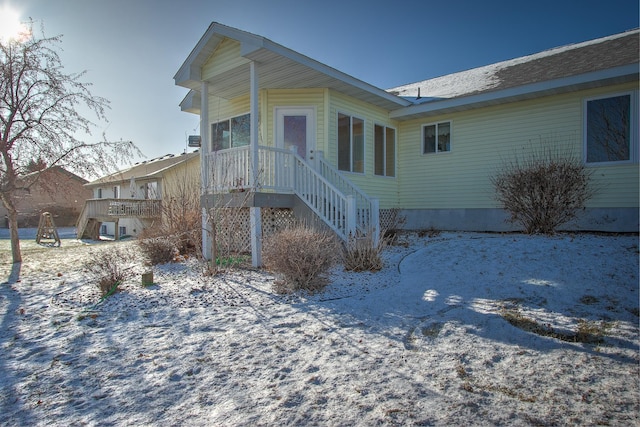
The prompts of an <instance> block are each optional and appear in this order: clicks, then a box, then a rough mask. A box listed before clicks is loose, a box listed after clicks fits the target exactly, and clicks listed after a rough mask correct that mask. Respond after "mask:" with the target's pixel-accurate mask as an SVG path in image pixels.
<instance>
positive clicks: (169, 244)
mask: <svg viewBox="0 0 640 427" xmlns="http://www.w3.org/2000/svg"><path fill="white" fill-rule="evenodd" d="M138 246H139V247H140V249H141V250H142V253H143V254H144V255H145V257H146V258H147V259H148V261H149V263H151V265H157V264H163V263H165V262H171V261H173V260H174V258H175V257H176V254H177V253H178V250H177V248H176V245H175V244H174V242H173V241H172V240H171V239H168V238H164V237H155V238H148V239H143V240H138Z"/></svg>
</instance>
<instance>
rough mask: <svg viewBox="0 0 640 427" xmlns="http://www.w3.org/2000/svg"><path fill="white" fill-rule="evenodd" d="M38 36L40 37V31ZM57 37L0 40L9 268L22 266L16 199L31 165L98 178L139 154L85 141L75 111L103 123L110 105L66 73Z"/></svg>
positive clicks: (121, 145)
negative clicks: (65, 169) (84, 109)
mask: <svg viewBox="0 0 640 427" xmlns="http://www.w3.org/2000/svg"><path fill="white" fill-rule="evenodd" d="M30 27H32V24H30ZM42 33H44V32H43V31H42ZM61 41H62V37H61V36H56V37H49V38H47V37H45V36H44V35H43V36H42V37H40V38H38V37H35V36H33V32H32V31H31V28H30V30H29V34H28V35H27V36H25V34H22V37H20V38H12V39H8V40H0V156H1V157H2V158H1V159H0V200H2V203H3V205H4V207H5V208H6V209H7V211H8V219H9V228H10V232H11V251H12V257H13V262H14V263H19V262H21V261H22V254H21V252H20V240H19V238H18V222H17V221H18V213H17V209H16V203H15V200H16V194H17V193H18V192H19V191H25V190H27V191H28V188H24V183H25V182H30V185H33V184H34V181H24V180H20V179H19V178H20V177H21V176H23V175H24V174H25V173H26V172H27V171H28V170H29V169H30V168H31V167H32V166H33V163H34V162H41V164H44V165H46V168H52V167H56V166H60V167H64V168H67V169H69V170H72V171H75V172H77V173H80V174H82V175H84V176H98V175H100V174H104V173H107V172H109V171H111V170H112V169H114V168H115V167H116V165H117V163H119V162H121V161H124V160H127V159H130V158H131V157H132V156H133V155H134V154H136V153H139V151H138V149H137V148H136V147H135V145H133V143H131V142H125V141H119V142H110V141H107V140H106V137H105V136H104V135H103V136H102V140H100V141H97V142H88V141H86V140H83V139H81V137H80V136H79V135H82V134H84V135H88V137H90V136H91V130H92V129H93V128H94V127H95V124H94V123H93V122H91V121H90V120H89V119H87V118H86V117H84V116H83V115H81V114H80V112H79V109H80V108H86V109H88V111H90V112H91V113H95V115H96V117H97V119H98V120H105V121H106V117H105V109H106V108H108V105H109V102H108V101H107V100H106V99H104V98H101V97H97V96H94V95H93V94H92V93H91V92H90V90H89V89H90V86H91V84H90V83H86V82H84V81H82V78H83V77H84V75H85V72H81V73H77V74H66V73H65V72H64V71H63V65H62V62H61V60H60V57H59V55H58V51H57V47H58V46H59V45H60V43H61Z"/></svg>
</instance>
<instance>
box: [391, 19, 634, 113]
mask: <svg viewBox="0 0 640 427" xmlns="http://www.w3.org/2000/svg"><path fill="white" fill-rule="evenodd" d="M639 49H640V47H639V30H638V29H635V30H631V31H627V32H624V33H621V34H616V35H612V36H608V37H603V38H599V39H595V40H591V41H587V42H582V43H577V44H572V45H568V46H563V47H558V48H555V49H550V50H546V51H543V52H540V53H536V54H534V55H529V56H524V57H521V58H515V59H511V60H508V61H502V62H498V63H496V64H491V65H486V66H483V67H479V68H474V69H471V70H467V71H462V72H458V73H453V74H449V75H446V76H442V77H437V78H433V79H429V80H424V81H420V82H416V83H411V84H408V85H404V86H399V87H396V88H392V89H389V92H390V93H393V94H396V95H398V96H402V97H405V98H406V99H407V100H410V101H411V102H412V103H413V104H414V105H413V106H411V107H408V108H405V109H399V110H397V111H395V112H394V113H392V117H394V118H398V119H402V118H404V119H407V118H412V117H415V116H424V115H425V114H429V113H442V112H443V110H447V109H449V110H453V111H457V110H461V109H465V108H473V107H477V106H481V105H486V104H490V103H498V102H505V101H507V100H517V99H526V98H527V97H533V96H541V95H544V94H545V93H546V94H552V93H559V92H562V91H569V90H576V89H579V88H582V87H594V86H597V85H603V84H612V83H615V82H625V81H633V80H638V56H639V53H638V52H639ZM452 100H456V101H455V102H454V101H452Z"/></svg>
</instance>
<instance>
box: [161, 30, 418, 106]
mask: <svg viewBox="0 0 640 427" xmlns="http://www.w3.org/2000/svg"><path fill="white" fill-rule="evenodd" d="M225 39H231V40H235V41H237V42H239V43H240V45H241V49H240V55H241V57H242V58H244V59H246V61H240V62H239V63H236V64H235V66H233V67H230V68H229V69H228V70H226V71H225V72H223V73H221V74H218V75H216V78H215V79H213V81H209V92H210V93H211V94H214V95H216V96H219V97H222V98H225V99H232V98H235V97H238V96H241V95H245V94H247V93H248V91H249V85H248V83H247V82H249V80H250V74H249V69H250V66H249V63H250V62H251V61H254V62H255V63H257V64H258V66H257V67H256V68H257V73H258V81H259V85H260V88H261V89H309V88H329V89H333V90H336V91H338V92H341V93H344V94H346V95H349V96H351V97H353V98H356V99H359V100H362V101H364V102H367V103H369V104H373V105H378V106H380V107H382V108H385V109H387V110H393V109H396V108H399V107H403V106H408V105H411V102H410V101H408V100H405V99H404V98H402V97H399V96H396V95H394V94H392V93H389V92H387V91H385V90H382V89H380V88H377V87H375V86H373V85H371V84H369V83H366V82H364V81H362V80H358V79H356V78H354V77H352V76H350V75H348V74H345V73H343V72H341V71H338V70H336V69H334V68H331V67H329V66H328V65H325V64H323V63H321V62H318V61H316V60H313V59H311V58H309V57H307V56H304V55H302V54H300V53H298V52H295V51H293V50H291V49H288V48H286V47H284V46H282V45H279V44H277V43H274V42H272V41H271V40H269V39H267V38H264V37H261V36H258V35H255V34H251V33H248V32H246V31H242V30H238V29H236V28H232V27H228V26H226V25H222V24H219V23H217V22H213V23H212V24H211V25H210V26H209V28H208V29H207V31H206V32H205V34H204V35H203V36H202V38H201V39H200V41H198V43H197V44H196V46H195V48H194V49H193V50H192V51H191V53H190V54H189V56H188V57H187V59H186V60H185V62H184V63H183V64H182V66H181V67H180V69H179V70H178V72H177V73H176V75H175V76H174V81H175V84H176V85H178V86H183V87H186V88H189V89H191V90H192V91H195V92H199V91H200V90H201V83H200V82H201V80H202V75H201V72H202V66H203V65H204V64H205V63H206V62H207V61H208V60H209V59H210V58H211V55H213V53H214V52H215V50H216V49H217V48H218V46H219V45H220V44H221V43H222V42H223V41H224V40H225ZM188 98H189V99H191V100H196V99H197V97H195V96H193V94H191V95H188ZM195 108H199V106H195Z"/></svg>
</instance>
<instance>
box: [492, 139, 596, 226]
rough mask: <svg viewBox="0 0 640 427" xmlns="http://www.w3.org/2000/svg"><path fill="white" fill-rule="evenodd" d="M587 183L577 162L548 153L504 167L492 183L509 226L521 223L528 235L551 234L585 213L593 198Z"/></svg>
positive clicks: (586, 176) (586, 173) (569, 157)
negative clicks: (581, 211)
mask: <svg viewBox="0 0 640 427" xmlns="http://www.w3.org/2000/svg"><path fill="white" fill-rule="evenodd" d="M589 180H590V173H589V171H587V169H586V168H585V166H584V164H583V163H582V162H581V161H580V160H578V159H576V158H574V157H572V156H559V155H555V154H553V153H552V152H551V151H548V150H547V151H545V152H544V153H543V154H540V155H535V154H534V155H532V156H531V157H530V158H528V159H526V160H524V161H518V160H517V159H516V160H515V161H514V162H513V163H511V164H508V165H505V167H504V168H503V171H501V172H500V173H498V174H497V175H496V176H495V177H493V178H492V183H493V185H494V188H495V190H496V194H497V196H496V198H497V200H498V201H499V202H500V203H501V204H502V206H503V207H504V209H506V210H507V212H508V213H509V215H510V217H509V219H508V221H509V222H512V223H520V224H521V225H522V226H523V227H524V230H525V232H527V233H529V234H532V233H544V234H553V233H554V232H555V230H556V229H557V228H558V227H559V226H560V225H562V224H565V223H567V222H568V221H570V220H571V219H573V218H575V217H576V216H577V214H578V212H579V210H581V209H584V206H585V202H586V201H587V200H588V199H589V198H590V197H591V196H592V195H593V192H592V191H591V189H590V186H589Z"/></svg>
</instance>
